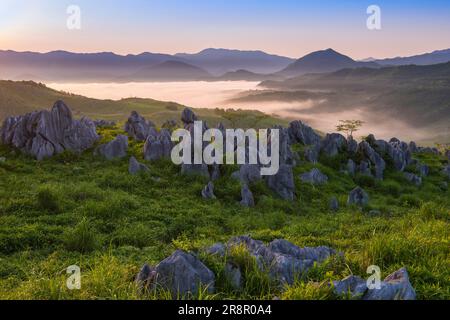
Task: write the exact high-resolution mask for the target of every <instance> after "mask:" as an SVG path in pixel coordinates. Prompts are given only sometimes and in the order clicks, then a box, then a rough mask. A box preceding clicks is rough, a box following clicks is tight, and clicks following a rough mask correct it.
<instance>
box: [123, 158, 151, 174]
mask: <svg viewBox="0 0 450 320" xmlns="http://www.w3.org/2000/svg"><path fill="white" fill-rule="evenodd" d="M141 171H150V169H149V168H148V167H147V166H146V165H145V164H142V163H139V162H138V161H137V160H136V158H135V157H131V158H130V163H129V165H128V172H129V173H130V174H132V175H135V174H138V173H139V172H141Z"/></svg>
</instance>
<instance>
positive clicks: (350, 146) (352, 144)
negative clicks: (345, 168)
mask: <svg viewBox="0 0 450 320" xmlns="http://www.w3.org/2000/svg"><path fill="white" fill-rule="evenodd" d="M347 151H348V152H349V153H350V154H355V153H356V152H357V151H358V142H356V140H355V139H353V137H352V136H349V137H348V140H347Z"/></svg>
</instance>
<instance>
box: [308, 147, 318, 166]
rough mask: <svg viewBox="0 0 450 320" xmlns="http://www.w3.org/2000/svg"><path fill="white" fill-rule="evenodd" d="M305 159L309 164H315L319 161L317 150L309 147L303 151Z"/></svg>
mask: <svg viewBox="0 0 450 320" xmlns="http://www.w3.org/2000/svg"><path fill="white" fill-rule="evenodd" d="M305 159H306V161H308V162H311V163H317V162H318V161H319V151H318V148H316V147H314V146H311V147H308V148H306V149H305Z"/></svg>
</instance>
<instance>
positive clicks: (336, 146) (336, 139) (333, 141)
mask: <svg viewBox="0 0 450 320" xmlns="http://www.w3.org/2000/svg"><path fill="white" fill-rule="evenodd" d="M344 149H347V140H346V139H345V137H344V136H343V135H341V134H339V133H331V134H327V135H326V137H325V139H324V140H322V143H321V147H320V150H321V151H322V152H323V153H324V154H325V155H327V156H329V157H334V156H336V155H338V154H339V152H340V151H343V150H344Z"/></svg>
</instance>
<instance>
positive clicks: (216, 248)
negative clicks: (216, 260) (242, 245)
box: [205, 242, 227, 257]
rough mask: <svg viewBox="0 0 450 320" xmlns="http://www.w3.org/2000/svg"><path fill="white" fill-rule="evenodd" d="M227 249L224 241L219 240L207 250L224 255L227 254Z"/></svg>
mask: <svg viewBox="0 0 450 320" xmlns="http://www.w3.org/2000/svg"><path fill="white" fill-rule="evenodd" d="M226 250H227V248H226V246H225V245H224V244H223V243H221V242H219V243H215V244H213V245H212V246H211V247H209V248H206V250H205V252H206V253H207V254H210V255H218V256H221V257H222V256H224V255H225V253H226Z"/></svg>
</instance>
